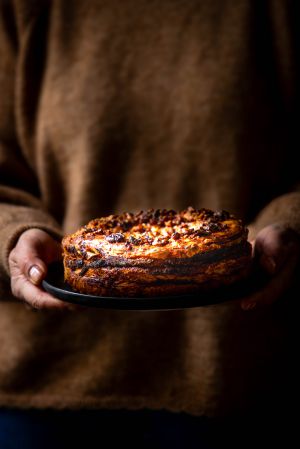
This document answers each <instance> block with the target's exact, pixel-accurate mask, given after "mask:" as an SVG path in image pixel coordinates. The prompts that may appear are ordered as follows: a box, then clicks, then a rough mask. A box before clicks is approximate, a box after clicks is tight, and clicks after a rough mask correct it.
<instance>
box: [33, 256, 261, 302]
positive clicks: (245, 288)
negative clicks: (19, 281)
mask: <svg viewBox="0 0 300 449" xmlns="http://www.w3.org/2000/svg"><path fill="white" fill-rule="evenodd" d="M260 284H261V282H259V283H258V282H257V278H254V277H250V278H249V279H247V281H243V282H242V283H236V284H234V285H233V286H230V287H225V288H222V289H216V290H214V291H210V292H206V293H197V294H192V295H182V296H155V297H151V298H136V297H135V298H129V297H126V298H120V297H108V296H95V295H85V294H82V293H77V292H75V291H74V290H72V288H71V287H70V286H69V285H68V284H67V283H66V282H64V278H63V265H62V264H61V263H55V264H51V265H50V266H49V269H48V274H47V276H46V279H45V280H44V281H43V283H42V285H43V287H44V289H45V290H46V291H47V292H48V293H50V294H51V295H52V296H55V297H56V298H58V299H61V300H63V301H67V302H70V303H73V304H81V305H83V306H90V307H99V308H102V309H118V310H173V309H186V308H191V307H203V306H209V305H213V304H219V303H222V302H225V301H231V300H234V299H239V298H242V297H245V296H248V295H250V294H251V293H253V292H254V291H255V290H257V289H258V288H259V285H260Z"/></svg>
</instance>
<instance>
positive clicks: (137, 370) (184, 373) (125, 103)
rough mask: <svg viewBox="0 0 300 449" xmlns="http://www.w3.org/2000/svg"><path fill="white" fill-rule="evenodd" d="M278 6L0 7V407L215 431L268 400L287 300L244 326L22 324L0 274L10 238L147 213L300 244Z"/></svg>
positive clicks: (292, 99)
mask: <svg viewBox="0 0 300 449" xmlns="http://www.w3.org/2000/svg"><path fill="white" fill-rule="evenodd" d="M296 3H297V2H295V5H294V4H293V2H285V1H278V2H277V1H276V0H274V1H271V0H269V1H253V0H226V1H221V2H220V1H217V0H216V1H212V0H203V1H199V0H186V1H181V0H122V1H119V0H74V1H72V2H69V1H66V0H53V1H50V0H49V1H46V0H45V1H42V0H14V1H13V0H12V1H9V0H1V2H0V89H1V90H0V93H1V96H0V184H1V185H0V279H1V284H0V291H1V293H0V406H16V407H40V408H45V407H54V408H62V407H67V408H79V407H85V408H86V407H96V408H105V407H108V408H121V407H125V408H140V407H151V408H166V409H170V410H185V411H187V412H190V413H195V414H208V415H216V414H223V413H225V414H228V413H236V412H241V411H243V410H250V409H251V408H252V407H255V406H258V405H259V406H260V407H263V406H264V405H266V404H267V403H271V404H275V403H277V402H278V401H279V400H281V399H283V398H284V395H285V388H286V386H287V384H288V385H290V386H292V385H293V383H292V378H291V377H290V375H291V372H292V371H293V366H292V364H290V361H291V360H290V358H289V355H290V354H292V351H293V350H294V349H293V339H292V336H293V333H292V332H293V329H294V326H295V323H294V321H295V318H293V317H295V316H296V309H295V307H296V306H297V305H296V304H295V301H293V299H294V296H293V295H291V294H290V295H289V297H286V298H284V300H283V301H280V302H279V303H278V304H277V305H276V306H274V307H272V308H269V309H268V310H263V311H259V310H257V311H254V312H252V313H245V312H243V311H241V309H240V307H239V305H238V303H237V302H234V303H227V304H223V305H218V306H212V307H205V308H198V309H191V310H186V311H185V310H182V311H173V312H126V311H125V312H124V311H110V310H105V311H104V310H96V309H91V310H88V311H85V312H84V313H80V312H79V313H71V312H66V313H63V314H62V313H59V312H46V311H45V312H44V311H43V312H34V311H30V310H27V309H26V308H25V307H24V305H23V304H21V303H20V302H18V301H17V300H16V299H14V298H13V297H12V295H11V293H10V289H9V273H8V264H7V258H8V254H9V252H10V250H11V249H12V248H13V246H14V245H15V243H16V241H17V239H18V237H19V235H20V234H21V233H22V232H23V231H24V230H25V229H27V228H31V227H39V228H41V229H45V230H47V231H49V232H50V233H51V234H52V235H54V236H56V237H57V238H60V237H61V235H63V234H64V233H66V232H71V231H74V230H75V229H76V228H78V227H79V226H80V225H82V224H83V223H85V222H87V221H88V220H90V219H92V218H95V217H98V216H101V215H104V214H108V213H113V212H121V211H125V210H129V211H137V210H140V209H146V208H148V207H154V208H160V207H161V208H182V207H186V206H189V205H192V206H194V207H210V208H213V209H218V208H223V209H227V210H229V211H231V212H233V213H235V214H237V215H238V216H239V217H241V218H243V219H244V220H246V222H247V223H249V224H250V223H251V232H252V235H253V236H255V233H256V232H257V231H258V230H259V229H261V228H262V227H263V226H265V225H267V224H270V223H273V222H283V223H286V224H289V225H290V226H292V227H293V228H294V229H295V230H297V231H300V207H299V206H300V193H299V191H298V192H297V186H298V188H299V167H298V166H297V164H296V162H295V151H293V150H294V148H295V142H296V139H297V138H298V135H299V132H298V133H296V131H297V130H296V126H295V122H296V120H295V109H296V92H295V84H296V82H295V81H296V78H297V76H298V75H299V73H297V69H298V68H297V50H298V49H297V48H296V45H295V42H296V37H297V36H296V34H295V33H296V32H297V30H296V26H294V25H295V24H296V22H295V24H294V22H293V21H294V17H296V12H297V11H296V10H295V8H296V7H297V5H296ZM298 145H299V144H298ZM296 148H298V146H297V144H296ZM298 296H299V290H298ZM283 387H284V388H283ZM291 388H292V387H291Z"/></svg>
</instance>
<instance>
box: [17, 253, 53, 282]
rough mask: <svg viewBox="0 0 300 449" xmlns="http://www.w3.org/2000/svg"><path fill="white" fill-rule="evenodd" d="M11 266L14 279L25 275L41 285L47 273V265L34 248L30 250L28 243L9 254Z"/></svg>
mask: <svg viewBox="0 0 300 449" xmlns="http://www.w3.org/2000/svg"><path fill="white" fill-rule="evenodd" d="M9 268H10V273H11V278H12V280H13V279H14V278H15V277H16V276H19V275H23V276H24V277H25V278H26V279H27V280H29V281H30V282H32V283H33V284H34V285H39V284H40V283H41V282H42V280H43V279H44V278H45V276H46V274H47V266H46V264H45V262H44V261H43V260H42V259H40V258H39V257H38V256H37V255H36V253H35V250H34V249H30V250H28V248H27V247H26V245H20V246H19V247H16V248H15V249H13V250H12V251H11V253H10V256H9Z"/></svg>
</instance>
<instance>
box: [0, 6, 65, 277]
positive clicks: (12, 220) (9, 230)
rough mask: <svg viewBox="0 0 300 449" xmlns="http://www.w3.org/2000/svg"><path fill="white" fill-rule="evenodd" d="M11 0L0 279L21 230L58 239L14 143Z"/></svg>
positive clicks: (3, 26)
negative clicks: (35, 230) (40, 231)
mask: <svg viewBox="0 0 300 449" xmlns="http://www.w3.org/2000/svg"><path fill="white" fill-rule="evenodd" d="M12 4H13V2H8V1H4V2H0V91H1V101H0V281H2V282H5V281H6V282H7V280H8V277H7V276H8V274H9V270H8V255H9V252H10V251H11V249H12V248H13V247H14V245H15V244H16V241H17V240H18V238H19V236H20V235H21V233H22V232H24V231H25V230H27V229H29V228H36V227H37V228H40V229H43V230H45V231H47V232H49V233H50V234H51V235H53V236H54V237H56V238H58V239H60V238H61V230H60V227H59V225H58V223H56V221H55V219H54V218H53V217H52V216H50V215H49V213H47V210H46V209H45V207H44V206H43V203H42V201H41V199H40V194H39V188H38V182H37V179H36V176H35V174H34V172H33V170H32V169H31V168H30V167H29V166H28V164H27V162H26V160H25V158H24V157H23V155H22V149H21V147H20V145H19V143H18V138H17V131H16V120H15V113H14V110H15V106H14V103H15V101H14V98H15V85H16V65H17V59H18V39H17V33H16V26H15V21H14V14H13V9H12Z"/></svg>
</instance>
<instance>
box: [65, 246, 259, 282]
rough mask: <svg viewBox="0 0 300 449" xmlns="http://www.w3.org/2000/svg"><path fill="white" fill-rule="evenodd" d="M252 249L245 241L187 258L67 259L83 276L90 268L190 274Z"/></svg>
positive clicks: (72, 267)
mask: <svg viewBox="0 0 300 449" xmlns="http://www.w3.org/2000/svg"><path fill="white" fill-rule="evenodd" d="M250 251H251V246H250V243H249V242H247V241H243V242H241V243H239V244H238V245H233V246H228V247H225V248H218V249H215V250H212V251H208V252H206V253H201V254H196V255H195V256H193V257H187V258H178V259H176V258H172V259H163V260H162V259H138V260H128V259H125V258H122V257H112V256H109V257H106V258H105V259H103V258H99V256H95V257H97V258H96V259H94V260H91V261H88V262H85V261H84V260H82V259H79V260H78V259H77V260H72V259H71V260H67V261H66V265H67V266H68V267H69V268H71V270H76V269H78V268H81V272H80V275H81V276H83V275H84V274H85V273H86V272H87V271H88V269H90V268H91V269H95V268H101V267H103V268H134V267H136V268H143V269H149V271H151V273H152V274H159V273H164V274H174V275H176V274H179V275H183V274H185V273H186V274H188V273H191V271H193V269H198V267H199V265H205V264H211V263H217V262H220V261H222V260H226V259H232V258H238V257H242V256H245V255H247V254H249V253H250Z"/></svg>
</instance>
